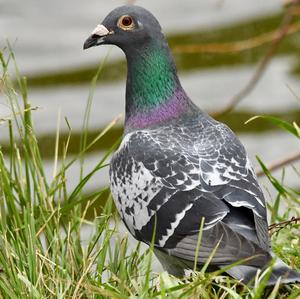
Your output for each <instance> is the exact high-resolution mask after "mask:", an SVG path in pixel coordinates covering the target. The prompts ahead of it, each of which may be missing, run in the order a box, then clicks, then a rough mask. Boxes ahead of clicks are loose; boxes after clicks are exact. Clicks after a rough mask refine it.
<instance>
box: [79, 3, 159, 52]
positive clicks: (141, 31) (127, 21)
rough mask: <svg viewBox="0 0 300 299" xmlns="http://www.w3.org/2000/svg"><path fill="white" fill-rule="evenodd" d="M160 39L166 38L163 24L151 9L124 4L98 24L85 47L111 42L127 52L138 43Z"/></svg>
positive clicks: (142, 43) (143, 43)
mask: <svg viewBox="0 0 300 299" xmlns="http://www.w3.org/2000/svg"><path fill="white" fill-rule="evenodd" d="M159 39H164V36H163V34H162V32H161V26H160V24H159V22H158V21H157V19H156V18H155V17H154V16H153V15H152V14H151V13H150V12H149V11H147V10H146V9H144V8H142V7H139V6H135V5H124V6H121V7H118V8H116V9H114V10H113V11H112V12H110V13H109V14H108V15H107V17H106V18H105V19H104V21H103V22H102V23H101V24H99V25H97V27H96V28H95V29H94V31H93V32H92V34H91V36H90V37H89V38H88V39H87V40H86V41H85V43H84V46H83V48H84V49H88V48H90V47H94V46H98V45H104V44H111V45H116V46H118V47H120V48H121V49H122V50H123V51H124V52H125V53H126V52H128V50H129V51H130V50H132V49H134V48H136V47H137V45H145V44H148V43H149V42H151V40H159Z"/></svg>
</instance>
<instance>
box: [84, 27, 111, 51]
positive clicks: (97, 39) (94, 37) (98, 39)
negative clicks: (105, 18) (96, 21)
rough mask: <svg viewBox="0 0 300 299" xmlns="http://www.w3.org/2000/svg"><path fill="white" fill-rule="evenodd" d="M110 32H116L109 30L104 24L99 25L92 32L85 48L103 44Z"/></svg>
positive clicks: (85, 43)
mask: <svg viewBox="0 0 300 299" xmlns="http://www.w3.org/2000/svg"><path fill="white" fill-rule="evenodd" d="M110 34H114V32H113V31H109V30H108V29H107V28H106V27H105V26H104V25H97V27H96V28H95V29H94V30H93V32H92V34H91V35H90V36H89V37H88V39H87V40H86V41H85V42H84V45H83V50H85V49H88V48H91V47H95V46H98V45H101V44H103V43H104V42H105V37H106V36H108V35H110Z"/></svg>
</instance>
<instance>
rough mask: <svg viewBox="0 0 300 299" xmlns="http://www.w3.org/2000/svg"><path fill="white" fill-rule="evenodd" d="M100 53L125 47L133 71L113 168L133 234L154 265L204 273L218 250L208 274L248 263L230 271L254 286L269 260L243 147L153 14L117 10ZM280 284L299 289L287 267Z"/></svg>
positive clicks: (96, 35) (116, 193) (101, 34)
mask: <svg viewBox="0 0 300 299" xmlns="http://www.w3.org/2000/svg"><path fill="white" fill-rule="evenodd" d="M99 44H115V45H117V46H119V47H120V48H121V49H122V50H123V51H124V52H125V54H126V58H127V62H128V75H127V85H126V119H125V135H124V138H123V141H122V143H121V145H120V147H119V149H118V150H117V152H116V153H115V154H114V155H113V157H112V161H111V165H110V181H111V191H112V195H113V198H114V200H115V203H116V207H117V209H118V211H119V214H120V216H121V218H122V220H123V221H124V223H125V225H126V226H127V228H128V230H129V231H130V232H131V234H132V235H133V236H134V237H135V238H136V239H138V240H140V241H142V242H144V243H146V244H151V241H152V240H153V237H154V246H155V254H156V256H157V257H158V258H159V260H160V261H161V263H162V264H163V266H164V267H165V269H166V270H168V271H169V272H170V273H172V274H174V275H183V274H184V271H185V270H186V269H191V268H192V267H193V264H194V261H195V258H196V257H197V261H196V262H197V264H198V266H199V267H201V265H203V264H204V263H205V262H206V261H207V259H208V258H209V257H210V256H211V254H212V252H213V251H214V249H215V248H216V252H215V254H214V255H213V257H212V259H211V262H210V269H216V268H222V267H224V266H227V265H230V264H232V263H234V262H237V261H239V260H242V259H248V261H247V262H246V263H243V265H239V266H235V267H233V268H231V269H228V270H226V272H227V273H228V274H229V275H231V276H232V277H234V278H236V279H240V280H243V282H245V283H247V282H249V281H250V280H251V279H253V277H254V276H255V275H256V272H257V270H258V269H264V268H265V267H266V266H267V265H268V264H269V262H270V261H271V260H272V257H273V254H272V252H271V250H270V240H269V236H268V225H267V217H266V206H265V199H264V195H263V193H262V191H261V189H260V187H259V185H258V182H257V179H256V176H255V173H254V171H253V168H252V166H251V163H250V161H249V159H248V157H247V154H246V152H245V149H244V147H243V145H242V144H241V143H240V141H239V140H238V139H237V137H236V136H235V135H234V133H233V132H232V131H231V130H230V129H229V128H228V127H227V126H226V125H224V124H222V123H219V122H217V121H215V120H214V119H212V118H211V117H210V116H208V115H207V114H206V113H204V112H202V111H201V110H200V109H199V108H198V107H197V106H196V105H194V104H193V102H192V101H191V100H190V99H189V97H188V96H187V95H186V93H185V92H184V90H183V88H182V87H181V84H180V82H179V79H178V77H177V73H176V67H175V64H174V61H173V58H172V56H171V54H170V51H169V47H168V45H167V42H166V40H165V38H164V36H163V34H162V32H161V27H160V25H159V23H158V21H157V20H156V19H155V18H154V16H153V15H152V14H151V13H149V12H148V11H146V10H145V9H143V8H141V7H137V6H123V7H120V8H117V9H115V10H114V11H112V12H111V13H110V14H109V15H108V16H107V17H106V18H105V20H104V21H103V23H102V24H101V25H98V26H97V27H96V29H95V30H94V31H93V34H92V35H91V36H90V37H89V38H88V39H87V41H86V42H85V44H84V48H89V47H91V46H95V45H99ZM203 219H204V226H203V231H202V238H201V244H200V247H198V246H197V243H198V236H199V229H200V226H201V223H202V221H203ZM197 250H198V251H197ZM196 251H197V252H196ZM279 277H282V282H285V283H289V282H295V281H300V275H299V274H297V273H296V272H294V271H293V270H291V269H290V268H289V267H288V266H287V265H285V264H284V263H283V262H282V261H279V262H278V263H277V264H275V266H274V268H273V271H272V274H271V277H270V279H269V282H268V283H269V284H274V283H276V281H277V279H278V278H279Z"/></svg>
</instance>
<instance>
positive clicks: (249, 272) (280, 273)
mask: <svg viewBox="0 0 300 299" xmlns="http://www.w3.org/2000/svg"><path fill="white" fill-rule="evenodd" d="M258 270H259V269H258V268H256V267H253V266H246V265H239V266H235V267H233V268H231V269H229V270H227V271H226V272H227V273H228V274H229V275H230V276H232V277H233V278H235V279H238V280H241V281H242V282H243V283H245V284H249V283H251V282H253V281H254V278H255V276H256V274H257V271H258ZM262 270H264V269H262ZM279 278H280V283H282V284H289V283H300V273H298V272H296V271H294V270H292V269H291V268H289V266H288V265H286V264H285V263H284V262H283V261H281V260H278V261H276V263H275V265H274V266H273V268H272V273H271V275H270V277H269V280H268V282H267V286H272V285H275V284H276V282H277V281H278V279H279Z"/></svg>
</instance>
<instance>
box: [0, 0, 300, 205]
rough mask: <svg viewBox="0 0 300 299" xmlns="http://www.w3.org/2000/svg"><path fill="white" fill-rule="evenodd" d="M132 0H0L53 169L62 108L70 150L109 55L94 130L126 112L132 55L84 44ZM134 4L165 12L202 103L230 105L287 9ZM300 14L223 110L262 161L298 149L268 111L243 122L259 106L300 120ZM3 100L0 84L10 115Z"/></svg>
mask: <svg viewBox="0 0 300 299" xmlns="http://www.w3.org/2000/svg"><path fill="white" fill-rule="evenodd" d="M124 3H125V2H124V1H117V0H112V1H104V0H89V1H79V0H72V1H71V0H64V1H59V0H52V1H45V0H43V1H41V0H39V1H38V0H27V1H19V0H0V49H1V50H3V49H5V48H6V47H7V41H9V43H10V45H11V47H12V49H13V51H14V54H15V57H16V60H17V64H18V67H19V69H20V72H21V74H22V75H24V76H26V77H27V80H28V87H29V100H30V102H31V104H32V106H33V107H37V108H38V109H37V110H35V111H34V112H33V116H34V123H35V128H36V131H37V134H38V136H39V143H40V146H41V149H42V153H43V157H44V159H45V161H46V169H47V175H48V176H49V177H51V175H52V172H53V155H54V144H55V135H56V127H57V123H58V117H59V115H60V119H61V125H60V131H61V140H62V141H63V140H64V139H65V138H66V136H67V133H68V126H67V124H66V122H65V118H67V119H68V122H69V124H70V126H71V128H72V137H71V143H70V149H69V153H70V154H71V155H74V154H75V153H77V152H78V149H79V139H80V131H81V129H82V123H83V118H84V111H85V107H86V104H87V99H88V94H89V90H90V85H91V79H92V77H93V76H94V75H95V73H96V70H97V68H98V67H99V65H100V64H101V63H102V62H103V61H104V60H106V61H105V65H104V67H103V70H102V71H101V74H100V77H99V80H98V83H97V87H96V89H95V94H94V97H93V102H92V109H91V115H90V121H89V138H90V140H92V138H93V137H95V136H96V135H97V134H98V133H99V132H100V131H101V130H102V129H103V128H104V127H105V126H106V125H107V124H108V123H109V122H111V121H112V120H113V119H114V118H115V117H116V116H118V115H119V114H122V115H123V113H124V95H125V78H126V63H125V59H124V55H123V53H122V52H121V51H120V50H119V49H117V48H115V47H110V46H106V47H97V48H92V49H90V50H88V51H83V50H82V46H83V43H84V41H85V39H86V38H87V37H88V36H89V35H90V32H91V31H92V30H93V29H94V27H95V26H96V25H97V24H98V23H101V21H102V20H103V18H104V17H105V16H106V15H107V14H108V13H109V12H110V11H111V10H112V9H114V8H115V7H117V6H120V5H122V4H124ZM136 4H138V5H141V6H143V7H145V8H147V9H149V10H150V11H151V12H152V13H153V14H154V15H155V16H156V17H157V18H158V20H159V21H160V23H161V25H162V27H163V29H164V32H165V34H166V35H167V37H168V40H169V43H170V46H171V48H172V51H173V53H174V56H175V60H176V63H177V66H178V70H179V74H180V78H181V80H182V84H183V86H184V88H185V90H186V91H187V93H188V94H189V95H190V97H191V98H192V99H193V100H194V101H195V102H196V103H197V105H199V106H200V107H201V108H202V109H204V110H205V111H207V112H209V113H212V114H215V113H216V112H218V111H220V110H222V109H223V108H225V107H226V106H227V105H228V103H230V101H231V99H232V97H233V96H234V95H236V94H237V93H238V92H239V91H240V90H242V89H243V88H244V87H245V86H246V85H247V84H248V82H249V81H250V80H251V78H253V76H255V72H256V70H257V68H258V66H259V64H260V63H261V61H262V60H263V59H264V57H266V55H267V53H268V51H269V49H270V47H271V43H270V42H271V41H272V39H273V37H274V32H276V30H278V28H280V26H281V24H282V20H283V17H284V15H285V14H286V11H287V8H286V7H285V6H284V3H283V1H282V0H265V1H261V0H243V1H241V0H188V1H182V0H164V1H158V0H151V1H144V0H139V1H136ZM298 13H299V14H300V11H299V10H298ZM299 22H300V21H299V17H298V16H297V11H296V15H295V16H294V19H293V21H292V23H291V24H292V25H291V27H290V28H291V29H290V30H288V32H287V34H286V36H285V38H284V40H283V41H282V42H281V43H280V46H279V49H278V51H276V53H275V55H274V56H273V57H272V59H270V63H269V64H268V65H267V67H266V68H265V72H264V75H263V77H262V78H261V79H260V80H259V82H258V84H257V85H256V86H255V88H254V89H253V90H252V91H251V93H249V94H248V95H247V96H246V97H245V98H243V100H242V101H241V102H240V103H239V104H238V105H237V106H236V107H235V109H234V110H233V111H231V112H230V113H228V114H225V115H223V116H219V119H220V120H222V121H223V122H225V123H227V124H228V125H229V126H230V127H231V128H232V129H233V130H234V131H235V132H236V133H237V134H238V135H239V137H240V139H241V140H242V142H243V143H244V145H245V147H246V149H247V151H248V153H249V155H250V157H251V159H252V162H253V164H254V165H255V167H257V166H258V163H257V161H256V158H255V156H256V155H258V156H259V157H260V158H261V159H262V160H263V161H264V162H265V163H266V164H267V165H270V164H272V163H273V162H274V161H278V160H281V159H284V158H285V157H287V156H289V155H291V154H293V153H296V152H299V150H300V144H299V140H297V139H296V138H295V137H293V136H291V135H289V134H288V133H286V132H284V131H281V130H279V129H278V128H276V127H275V126H273V125H270V124H269V123H268V122H266V121H263V120H256V121H253V122H251V123H250V124H244V122H245V121H246V120H247V119H249V118H251V117H252V116H254V115H259V114H268V115H275V116H278V117H282V118H284V119H285V120H287V121H299V119H300V102H299V97H297V96H300V84H299V75H300V60H299V58H300V33H299V30H300V28H299V27H300V26H299ZM5 52H6V53H8V51H5V50H4V53H5ZM5 101H6V99H5V98H4V97H3V96H2V94H0V118H5V117H7V116H9V115H10V111H9V109H8V108H7V106H6V104H5ZM59 111H60V113H59ZM122 117H123V116H122ZM122 117H121V119H120V121H118V123H117V125H116V126H115V127H114V128H113V129H112V130H111V131H110V132H109V133H108V134H107V135H106V138H105V139H104V140H105V142H103V141H101V142H100V143H97V144H96V145H95V146H93V148H92V149H91V150H90V151H89V152H88V153H87V155H86V163H85V170H84V171H85V172H86V173H88V172H89V171H90V170H91V169H93V167H94V166H95V165H96V164H97V162H98V161H99V160H100V159H101V158H102V156H103V154H104V153H105V151H106V150H107V149H108V148H109V147H110V146H111V145H112V144H113V142H114V141H115V140H116V139H117V137H118V136H120V135H121V134H122ZM0 141H1V144H2V146H3V147H4V148H6V149H7V151H9V147H8V145H7V127H6V123H5V122H3V123H2V124H1V125H0ZM294 165H297V163H296V162H295V163H294ZM298 166H299V163H298ZM77 173H78V177H77ZM281 173H282V170H279V171H277V172H274V174H275V175H276V176H277V177H279V178H280V176H281ZM67 180H68V186H69V189H70V190H72V188H74V187H75V186H76V184H78V180H79V165H75V166H74V167H73V168H72V169H71V170H69V176H68V177H67ZM260 180H261V183H262V185H263V188H264V189H265V191H266V192H265V194H266V197H267V200H270V201H272V200H273V199H274V194H275V191H274V189H273V187H272V186H270V184H269V183H268V182H267V180H265V179H264V178H263V177H262V178H260ZM285 180H286V181H287V182H288V184H289V186H291V187H295V188H299V187H300V186H299V176H298V175H296V173H295V170H294V168H293V167H291V166H289V167H287V168H286V176H285ZM107 183H108V169H104V170H101V171H99V172H98V173H97V174H96V175H95V177H94V178H93V179H92V180H91V181H90V183H89V184H88V185H87V187H86V188H85V192H86V194H89V193H92V192H95V191H96V190H98V189H100V188H102V187H103V186H104V185H106V184H107Z"/></svg>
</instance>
